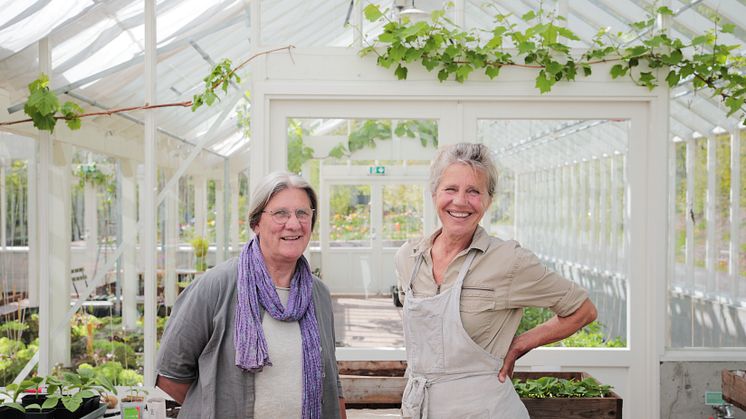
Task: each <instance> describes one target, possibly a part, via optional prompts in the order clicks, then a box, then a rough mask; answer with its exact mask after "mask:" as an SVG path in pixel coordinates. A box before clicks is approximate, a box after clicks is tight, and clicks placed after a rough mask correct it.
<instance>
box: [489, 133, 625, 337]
mask: <svg viewBox="0 0 746 419" xmlns="http://www.w3.org/2000/svg"><path fill="white" fill-rule="evenodd" d="M627 131H628V122H626V121H541V120H488V119H485V120H480V121H478V138H479V141H481V142H482V143H484V144H486V145H488V146H489V147H490V149H491V150H493V152H494V156H495V158H496V163H497V166H498V171H499V178H498V187H497V191H496V195H495V198H494V200H493V204H492V207H491V208H490V213H489V214H488V216H487V217H486V218H485V220H483V224H484V225H485V228H487V229H488V231H489V232H490V233H491V234H493V235H496V236H497V237H500V238H503V239H516V240H518V241H519V242H520V243H521V245H522V246H523V247H526V248H528V249H531V250H532V251H533V252H534V253H536V254H537V255H538V256H539V258H540V259H541V260H542V262H543V263H544V264H545V265H546V266H547V267H549V268H550V269H552V270H554V271H556V272H558V273H560V274H561V275H563V276H564V277H566V278H568V279H570V280H572V281H575V282H578V283H579V284H580V285H582V286H583V287H585V288H586V289H588V290H589V292H590V296H591V300H592V301H593V302H594V303H595V304H596V306H597V308H598V311H599V318H598V321H597V322H595V323H593V324H592V325H590V326H588V327H586V328H584V329H583V330H582V331H580V332H578V333H576V334H575V335H573V336H571V337H569V338H567V339H565V340H563V341H562V342H560V343H558V344H557V345H558V346H568V347H620V346H622V347H623V346H626V336H627V325H626V313H627V280H628V279H627V278H628V274H627V269H626V264H625V258H626V246H627V242H626V239H625V234H624V231H625V228H626V217H625V208H626V196H627V195H626V190H625V185H626V184H627V182H626V178H625V176H626V173H625V169H624V168H625V154H626V152H627ZM551 315H552V313H551V312H550V311H548V310H542V309H534V308H529V309H525V310H524V319H523V322H522V323H521V326H520V329H519V330H527V329H530V328H531V327H533V326H535V325H536V324H539V323H540V322H542V321H544V320H546V319H548V318H549V317H551Z"/></svg>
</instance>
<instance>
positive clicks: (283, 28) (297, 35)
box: [260, 0, 359, 47]
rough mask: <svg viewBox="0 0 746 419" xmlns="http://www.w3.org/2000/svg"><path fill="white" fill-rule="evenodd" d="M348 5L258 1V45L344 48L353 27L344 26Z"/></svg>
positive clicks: (333, 0) (329, 0)
mask: <svg viewBox="0 0 746 419" xmlns="http://www.w3.org/2000/svg"><path fill="white" fill-rule="evenodd" d="M349 6H350V2H349V1H347V0H326V1H322V2H310V1H303V0H283V1H272V0H262V2H261V5H260V7H261V13H260V15H261V16H260V17H261V28H262V40H261V43H262V45H265V46H267V45H273V46H285V45H288V44H291V45H295V46H296V47H310V46H330V47H347V46H349V45H350V44H352V34H353V30H359V28H358V29H356V28H353V27H351V26H348V27H345V18H346V16H347V11H348V8H349Z"/></svg>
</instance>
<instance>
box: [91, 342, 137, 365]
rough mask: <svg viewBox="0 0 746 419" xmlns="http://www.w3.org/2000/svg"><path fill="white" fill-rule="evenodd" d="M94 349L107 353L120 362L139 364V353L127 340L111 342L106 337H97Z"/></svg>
mask: <svg viewBox="0 0 746 419" xmlns="http://www.w3.org/2000/svg"><path fill="white" fill-rule="evenodd" d="M93 349H94V351H97V352H103V353H105V354H107V355H108V356H109V357H110V359H112V360H115V361H118V362H120V363H121V364H123V365H137V355H136V353H135V350H134V349H133V348H132V346H130V345H128V344H127V343H125V342H117V341H113V342H110V341H108V340H104V339H95V340H94V341H93Z"/></svg>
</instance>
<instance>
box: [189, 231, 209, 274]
mask: <svg viewBox="0 0 746 419" xmlns="http://www.w3.org/2000/svg"><path fill="white" fill-rule="evenodd" d="M191 245H192V249H193V250H194V259H195V261H194V269H195V270H196V271H197V272H204V271H206V270H207V251H208V250H209V248H210V243H208V242H207V240H206V239H205V238H204V237H202V236H195V237H194V238H193V239H192V241H191Z"/></svg>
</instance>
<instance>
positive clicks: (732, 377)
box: [722, 370, 746, 410]
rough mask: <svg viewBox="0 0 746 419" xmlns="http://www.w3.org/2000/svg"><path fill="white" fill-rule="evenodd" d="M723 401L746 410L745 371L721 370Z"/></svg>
mask: <svg viewBox="0 0 746 419" xmlns="http://www.w3.org/2000/svg"><path fill="white" fill-rule="evenodd" d="M722 380H723V400H725V401H726V402H728V403H730V404H732V405H734V406H736V407H738V408H739V409H741V410H746V371H743V370H735V371H730V370H723V371H722Z"/></svg>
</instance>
